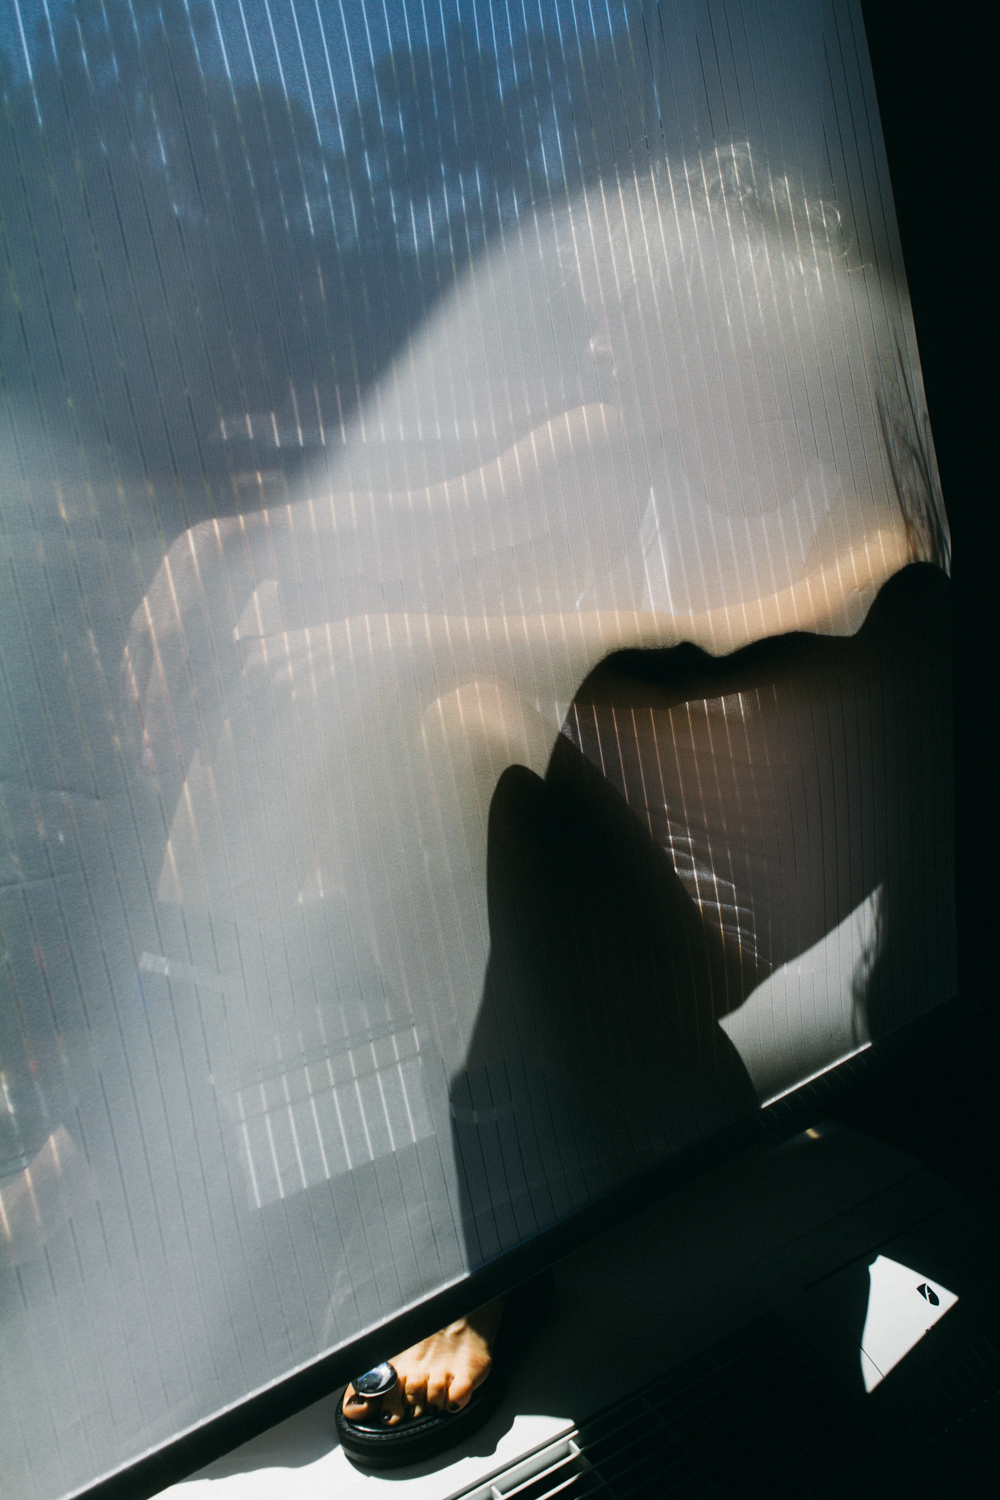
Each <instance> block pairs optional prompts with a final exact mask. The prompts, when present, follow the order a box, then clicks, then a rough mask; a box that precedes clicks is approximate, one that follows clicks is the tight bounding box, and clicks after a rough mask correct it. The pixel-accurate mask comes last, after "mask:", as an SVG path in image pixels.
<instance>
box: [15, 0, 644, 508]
mask: <svg viewBox="0 0 1000 1500" xmlns="http://www.w3.org/2000/svg"><path fill="white" fill-rule="evenodd" d="M563 46H564V43H563V39H561V38H560V37H559V36H549V35H548V33H546V34H544V35H543V34H542V33H541V32H535V33H532V34H530V35H528V36H527V37H522V38H521V39H520V40H518V41H515V42H514V43H513V44H511V46H510V48H509V50H508V53H507V54H506V55H505V56H504V57H503V58H502V59H501V60H500V61H499V62H498V58H497V56H496V55H495V53H494V52H492V51H491V50H490V48H489V46H488V45H486V44H485V43H484V41H483V39H482V38H479V39H478V40H477V38H476V36H475V35H474V34H473V32H471V31H470V30H469V29H467V28H465V27H462V26H460V25H456V26H454V27H453V29H452V30H451V32H450V33H449V34H448V35H447V37H446V38H445V40H444V41H443V42H441V41H439V42H438V43H437V44H435V45H430V46H428V45H426V44H425V45H424V46H423V48H422V49H419V48H415V49H414V50H412V51H411V50H410V49H409V48H405V49H397V50H395V51H393V52H390V53H388V54H387V55H385V56H383V57H382V59H381V60H380V61H378V63H377V64H376V66H375V67H374V69H373V70H372V69H369V75H368V78H367V80H366V81H365V82H364V83H363V85H362V87H361V89H360V91H359V96H358V97H357V98H356V99H355V98H352V99H351V100H350V105H349V107H347V106H345V105H344V102H343V100H341V101H339V104H338V105H337V108H336V110H335V107H334V104H333V103H332V102H328V104H327V106H326V108H325V112H324V108H323V106H322V104H321V101H320V100H319V99H318V98H317V100H316V105H315V113H314V112H313V110H311V109H310V107H309V103H308V101H307V100H306V99H305V97H304V95H303V96H302V97H300V96H298V95H295V94H291V95H290V94H289V93H287V92H286V91H285V90H284V89H282V88H281V87H280V86H279V85H277V84H272V83H269V82H266V81H263V80H262V81H260V82H259V83H257V82H241V81H231V80H230V78H229V77H227V75H226V71H225V69H224V67H223V66H222V60H221V54H218V55H216V53H217V52H218V43H217V36H216V31H215V26H214V22H213V20H212V15H211V12H210V10H209V8H208V6H207V5H205V4H201V3H196V4H194V5H192V6H190V7H186V6H185V5H183V4H182V0H165V3H163V4H162V5H161V4H160V3H158V0H137V3H136V4H132V5H130V4H129V3H128V0H109V4H108V5H107V6H106V7H100V8H98V7H74V8H73V10H72V11H70V12H68V13H66V14H65V15H64V16H63V19H62V21H61V22H60V23H59V25H58V26H57V28H56V33H55V46H54V49H53V46H52V45H51V44H49V43H48V42H47V41H46V45H44V46H40V47H39V48H38V49H37V60H36V67H35V75H34V84H33V89H32V85H30V84H29V83H28V82H27V81H24V82H23V83H21V84H18V85H10V86H9V87H8V88H7V90H6V95H7V122H8V123H7V127H6V129H7V143H6V144H5V146H4V148H3V150H2V151H0V195H2V202H3V205H4V237H5V249H6V255H7V257H8V260H9V272H8V275H7V276H6V277H5V278H4V279H5V282H6V285H5V288H4V292H3V298H4V308H3V312H4V318H3V332H2V335H0V338H2V342H0V359H2V365H3V371H4V377H5V380H6V383H7V387H8V390H11V389H13V390H15V391H16V390H18V389H19V388H20V389H21V390H22V391H23V392H24V393H28V392H30V391H31V390H32V389H33V388H34V389H37V390H38V391H39V393H40V394H41V397H42V401H43V404H44V406H45V408H46V409H47V410H48V411H49V413H50V414H54V413H56V412H59V411H61V412H63V413H66V412H71V413H72V418H73V421H74V423H75V425H76V428H77V431H78V433H79V434H80V435H82V436H83V438H84V439H85V440H88V441H90V442H94V443H98V444H100V445H102V446H103V445H105V444H110V448H111V450H112V451H114V453H115V454H116V461H117V463H118V464H119V466H121V467H122V468H124V470H125V471H126V472H131V473H137V472H141V471H143V470H145V471H146V472H147V473H150V474H152V475H153V476H156V475H163V474H171V473H176V474H178V475H179V476H180V479H181V481H182V485H185V482H187V484H186V485H185V488H187V487H188V486H190V488H191V489H192V490H194V489H195V486H193V485H190V481H192V480H194V479H195V478H196V477H197V476H198V475H199V474H201V473H202V472H203V470H204V471H207V473H208V475H209V478H210V479H213V478H214V479H215V481H216V483H215V484H214V485H213V497H212V500H211V502H210V503H211V505H212V506H214V507H215V508H219V506H220V504H221V505H222V506H225V504H226V503H227V502H226V500H225V488H226V486H225V478H226V470H227V467H228V465H229V464H230V463H231V462H232V461H233V445H232V442H230V444H229V447H228V448H226V447H223V446H221V445H217V444H216V443H215V441H214V440H215V439H216V438H217V437H218V436H219V435H220V434H221V433H222V431H223V430H224V424H228V426H227V427H226V428H225V432H226V436H227V437H228V438H229V439H233V437H234V432H233V427H234V419H235V418H239V419H240V421H239V422H236V423H235V425H236V426H237V427H240V425H241V424H242V425H243V426H246V425H247V424H246V421H245V414H246V413H250V414H251V421H250V424H249V426H248V427H247V430H246V433H245V434H244V433H243V432H240V433H239V440H240V441H241V442H243V443H244V444H249V445H250V447H249V449H244V462H245V461H246V459H247V458H249V457H250V455H251V451H252V450H253V449H254V448H255V447H259V446H261V445H265V446H266V445H271V446H272V447H273V445H274V443H275V442H276V441H281V442H282V443H286V444H287V443H289V442H290V443H291V444H292V445H293V446H302V445H305V446H308V445H310V444H315V443H318V442H320V441H322V434H327V435H329V434H330V433H331V432H333V433H339V429H340V426H341V423H342V422H343V421H344V420H345V418H346V417H347V416H348V415H349V414H350V412H351V410H352V409H354V408H355V407H356V406H357V403H358V401H359V400H360V398H361V396H362V394H363V393H364V391H365V390H366V389H367V388H368V387H370V385H371V384H372V382H373V381H374V380H375V379H376V377H377V376H378V374H379V372H380V371H381V370H383V369H384V368H385V366H386V364H387V362H388V361H389V360H390V359H391V358H392V356H393V354H394V352H395V351H397V350H398V349H399V348H400V347H401V346H402V345H403V344H404V343H405V341H406V340H407V339H408V338H409V337H410V335H411V334H412V332H413V330H414V329H415V328H416V327H417V326H418V325H419V323H420V322H421V321H422V320H423V319H424V318H425V317H426V316H427V314H428V312H429V310H430V309H431V307H432V306H433V305H434V303H435V302H436V300H437V299H438V298H439V297H440V296H441V295H442V294H443V293H444V292H445V291H446V290H447V289H448V287H449V286H451V285H453V284H454V282H455V279H456V277H457V276H459V275H460V274H461V273H462V271H463V269H464V268H465V267H466V266H467V265H468V264H469V262H470V260H471V258H472V257H473V256H474V255H475V254H476V252H477V250H478V249H479V248H480V247H481V246H482V245H483V244H484V243H485V242H486V241H487V240H489V239H490V238H491V237H493V236H495V235H497V234H498V233H500V232H501V231H502V229H503V226H504V225H505V224H506V223H510V222H512V221H513V220H514V219H515V218H517V217H519V216H522V215H523V214H524V213H525V212H526V211H528V210H532V209H537V208H539V207H541V208H544V206H545V205H546V204H547V203H548V202H549V201H550V200H551V198H552V196H553V195H557V196H558V197H560V198H564V197H565V194H566V192H567V191H573V190H575V189H576V188H578V187H579V186H581V185H583V183H584V182H586V181H587V180H593V178H594V177H595V176H596V175H597V174H598V173H600V172H601V170H602V168H605V167H606V166H607V165H608V164H609V163H610V162H611V160H612V158H613V156H614V143H613V141H612V139H611V134H610V131H609V128H608V127H607V125H606V124H605V128H604V135H603V136H601V135H600V134H599V133H598V132H597V131H596V130H595V128H594V125H593V123H592V120H591V115H590V113H589V111H588V109H587V108H586V107H585V104H582V103H581V101H584V98H585V94H586V87H585V85H589V86H592V83H593V80H594V79H595V78H596V77H597V76H598V74H604V75H605V85H606V86H608V85H610V86H612V87H614V88H616V89H617V88H619V87H621V80H620V79H618V80H616V79H615V77H614V71H615V70H616V69H617V68H618V67H619V65H620V57H619V54H618V53H616V51H615V47H614V45H613V41H612V39H611V38H610V37H608V38H605V39H604V40H603V41H599V40H595V39H594V38H593V37H592V38H591V39H590V40H589V41H583V42H581V41H580V40H579V39H578V38H576V37H574V38H573V45H572V47H570V46H569V45H568V44H567V45H566V46H565V50H563ZM213 47H214V48H215V49H216V53H213ZM634 92H635V85H634V82H633V85H632V93H633V95H634ZM327 100H328V101H330V100H331V95H330V91H329V89H328V90H327ZM39 122H41V125H40V124H39ZM260 413H274V414H275V416H274V420H273V422H271V423H270V424H269V427H268V429H267V430H265V431H263V433H262V432H261V431H260V430H259V429H260V428H261V426H262V423H260V422H258V423H257V424H256V426H257V429H258V430H254V423H253V415H254V414H260ZM272 461H273V454H272ZM252 466H256V465H252ZM286 468H287V459H286ZM202 494H203V492H202ZM208 504H209V502H208V501H207V500H206V499H204V498H202V499H201V500H195V501H193V502H192V501H191V497H190V495H188V500H187V507H188V508H187V519H188V520H189V521H191V520H195V519H197V518H198V514H197V513H198V510H199V509H200V510H201V511H202V513H204V510H205V508H206V507H207V506H208ZM192 506H193V510H192Z"/></svg>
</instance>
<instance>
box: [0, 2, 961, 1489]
mask: <svg viewBox="0 0 1000 1500" xmlns="http://www.w3.org/2000/svg"><path fill="white" fill-rule="evenodd" d="M0 83H2V89H3V102H4V107H3V114H2V119H0V229H2V250H0V278H2V284H0V317H2V323H0V381H2V389H0V445H2V453H3V463H2V465H0V522H2V543H3V553H2V556H0V570H2V571H0V632H2V633H0V702H2V708H0V722H2V725H3V732H2V744H0V754H2V773H0V860H2V881H0V948H2V954H3V970H2V974H3V977H2V981H0V983H2V985H3V995H2V1010H0V1083H2V1093H0V1286H2V1296H3V1335H2V1337H3V1360H2V1371H0V1379H2V1382H3V1408H4V1411H5V1423H4V1428H5V1430H4V1436H3V1445H2V1446H3V1467H4V1480H5V1486H6V1492H7V1493H9V1494H10V1496H11V1497H12V1500H27V1497H33V1500H34V1497H37V1500H50V1497H56V1496H59V1495H63V1494H65V1493H67V1492H68V1491H71V1490H73V1489H75V1488H78V1487H81V1486H83V1485H86V1484H87V1483H89V1482H91V1481H92V1480H94V1479H95V1478H97V1477H98V1476H100V1475H102V1474H105V1473H107V1472H109V1471H111V1470H113V1469H114V1468H116V1467H117V1466H119V1465H121V1464H123V1463H126V1462H128V1461H129V1460H131V1459H133V1458H135V1457H136V1456H137V1455H139V1454H140V1453H142V1452H144V1451H146V1450H148V1449H149V1448H151V1447H154V1446H156V1445H158V1444H161V1443H163V1442H166V1441H168V1440H169V1439H170V1438H171V1437H172V1436H173V1435H175V1434H176V1433H178V1432H180V1431H182V1430H184V1429H185V1428H187V1427H189V1426H191V1425H192V1424H193V1423H196V1422H199V1421H201V1420H204V1419H205V1418H207V1417H208V1416H210V1415H211V1414H212V1413H213V1412H215V1411H218V1410H219V1409H220V1408H222V1407H223V1406H225V1405H227V1404H228V1403H232V1402H234V1401H237V1400H239V1399H240V1398H241V1397H243V1396H245V1395H246V1394H248V1393H249V1392H252V1391H254V1390H257V1389H259V1388H260V1387H262V1386H263V1385H265V1384H267V1383H268V1382H271V1381H273V1380H275V1379H276V1378H278V1377H280V1376H281V1375H283V1374H284V1373H286V1372H287V1371H290V1370H292V1369H293V1368H295V1367H297V1366H299V1365H301V1364H303V1363H304V1362H306V1361H308V1360H310V1359H312V1358H315V1357H316V1356H318V1355H319V1354H321V1353H323V1352H325V1351H327V1350H329V1349H332V1348H334V1347H336V1346H338V1345H341V1344H343V1343H345V1342H347V1341H350V1340H351V1339H352V1338H354V1337H356V1336H357V1334H358V1333H359V1332H360V1331H361V1330H362V1329H364V1328H366V1327H369V1326H370V1325H372V1324H373V1323H376V1322H378V1321H379V1320H380V1319H383V1318H385V1317H387V1316H389V1315H391V1314H392V1313H394V1312H396V1311H398V1310H399V1309H401V1308H402V1307H403V1306H405V1305H407V1304H409V1303H412V1302H413V1301H416V1300H419V1299H420V1298H422V1297H424V1296H427V1295H429V1294H430V1293H431V1292H433V1291H434V1290H436V1289H438V1288H440V1287H441V1286H443V1285H445V1284H446V1283H448V1282H451V1281H454V1280H455V1279H457V1278H460V1277H461V1276H462V1275H463V1274H464V1272H465V1271H466V1270H467V1269H468V1268H469V1267H471V1266H473V1265H476V1264H479V1263H482V1262H483V1261H485V1260H488V1259H489V1258H491V1257H493V1256H496V1255H498V1254H501V1253H503V1251H505V1250H507V1249H510V1248H511V1247H512V1246H514V1245H516V1244H518V1243H519V1242H520V1241H522V1240H523V1239H525V1238H526V1237H527V1236H529V1235H531V1234H534V1233H537V1232H538V1231H539V1230H540V1229H544V1228H545V1227H546V1226H548V1225H551V1224H553V1223H555V1222H557V1221H558V1220H559V1219H561V1218H563V1217H565V1216H566V1215H568V1214H569V1213H571V1212H572V1211H573V1210H575V1209H577V1208H580V1207H582V1206H584V1205H585V1204H587V1203H589V1202H592V1201H594V1200H595V1199H596V1198H599V1197H600V1196H601V1195H602V1194H604V1193H606V1192H608V1191H609V1190H610V1189H612V1188H614V1187H616V1186H617V1185H620V1184H621V1183H622V1182H624V1181H627V1180H628V1179H629V1178H630V1177H633V1176H634V1175H635V1174H636V1173H637V1172H639V1171H640V1170H641V1169H642V1168H643V1167H645V1166H648V1165H650V1164H652V1163H655V1162H657V1161H661V1160H663V1159H664V1158H665V1157H667V1156H669V1155H670V1154H672V1153H676V1152H679V1151H682V1150H684V1148H685V1147H688V1146H690V1145H691V1144H693V1143H694V1142H697V1141H699V1140H703V1139H705V1138H706V1137H708V1136H710V1135H712V1134H713V1133H714V1132H716V1131H718V1130H719V1129H720V1128H722V1127H723V1126H724V1125H726V1124H729V1123H731V1122H732V1121H733V1120H734V1119H737V1118H739V1117H740V1116H741V1115H744V1114H747V1113H749V1112H752V1111H753V1110H755V1109H756V1108H758V1107H759V1105H760V1104H761V1103H763V1102H767V1101H768V1100H770V1099H773V1098H775V1097H778V1096H779V1095H781V1094H782V1093H784V1092H786V1091H788V1090H789V1089H792V1088H794V1087H795V1086H796V1085H797V1084H799V1083H801V1082H802V1081H803V1080H805V1079H807V1078H810V1077H813V1076H815V1075H816V1074H817V1073H819V1072H822V1071H823V1070H824V1069H826V1068H829V1067H831V1066H832V1065H834V1064H835V1063H836V1062H837V1061H839V1060H840V1059H842V1058H844V1057H847V1056H850V1055H852V1054H853V1053H855V1052H858V1051H860V1050H862V1049H863V1048H865V1047H867V1046H868V1045H870V1043H871V1041H872V1040H873V1039H874V1038H877V1037H878V1036H880V1035H883V1034H885V1033H886V1032H888V1031H890V1030H892V1029H893V1028H895V1027H896V1026H898V1025H899V1024H901V1023H902V1022H903V1021H905V1020H907V1019H909V1018H911V1017H913V1016H915V1015H916V1014H919V1013H920V1012H922V1011H924V1010H926V1009H928V1008H929V1007H931V1006H933V1005H934V1004H936V1003H938V1002H939V1001H941V1000H944V999H946V998H948V997H949V996H950V994H951V993H952V990H953V987H954V973H953V970H954V957H953V910H952V895H951V879H950V860H951V845H950V811H949V783H948V764H949V762H948V743H947V682H946V672H947V633H946V632H947V590H948V585H947V576H946V575H947V567H948V538H947V530H946V526H945V522H944V518H943V510H942V507H941V502H940V496H939V490H938V483H937V474H936V467H935V462H934V457H933V449H932V446H931V442H930V436H929V431H928V427H927V421H926V414H925V408H924V402H923V393H922V385H921V380H920V373H919V367H918V363H917V358H916V345H915V340H914V336H913V330H912V325H911V320H910V312H909V306H908V302H907V297H906V291H905V282H904V277H903V268H902V260H901V256H900V253H899V248H898V243H897V238H896V230H895V223H894V219H893V212H892V206H891V199H890V195H889V189H888V179H887V174H886V168H885V162H884V157H883V152H882V145H881V139H880V136H879V133H878V127H877V110H876V106H875V99H874V92H873V89H872V84H871V79H870V75H869V71H868V66H867V61H866V51H865V44H864V37H863V31H862V28H861V23H860V13H859V10H858V7H857V5H856V4H855V3H853V0H831V3H824V4H821V3H819V0H817V3H812V0H799V3H795V0H788V3H785V0H742V3H741V0H730V3H725V4H723V3H721V0H720V3H716V0H706V3H692V4H682V5H677V6H674V5H668V4H666V3H663V4H654V3H650V0H616V3H614V4H611V5H607V6H600V7H596V6H588V5H584V4H580V3H571V0H534V3H533V4H532V5H530V6H526V7H523V8H522V7H511V6H510V5H507V4H503V3H499V0H447V3H445V4H442V5H440V6H435V7H428V6H425V5H423V4H418V3H416V0H389V3H386V4H382V3H380V4H378V5H375V4H371V5H369V4H366V0H343V3H341V0H106V3H104V4H101V5H95V4H89V3H85V0H2V3H0ZM387 1352H388V1351H387Z"/></svg>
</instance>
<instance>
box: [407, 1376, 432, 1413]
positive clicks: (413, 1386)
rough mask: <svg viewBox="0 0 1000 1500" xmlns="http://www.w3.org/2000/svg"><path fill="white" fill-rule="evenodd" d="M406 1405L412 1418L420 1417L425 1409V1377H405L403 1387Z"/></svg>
mask: <svg viewBox="0 0 1000 1500" xmlns="http://www.w3.org/2000/svg"><path fill="white" fill-rule="evenodd" d="M404 1393H405V1398H406V1405H407V1406H408V1407H409V1409H410V1415H411V1416H412V1417H422V1416H423V1414H424V1411H425V1410H426V1407H427V1377H426V1375H423V1376H420V1375H417V1376H407V1380H406V1385H405V1387H404Z"/></svg>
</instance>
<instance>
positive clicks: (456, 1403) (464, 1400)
mask: <svg viewBox="0 0 1000 1500" xmlns="http://www.w3.org/2000/svg"><path fill="white" fill-rule="evenodd" d="M474 1389H475V1387H474V1386H473V1383H472V1381H471V1380H470V1379H469V1377H468V1376H467V1375H462V1376H456V1378H455V1379H454V1380H453V1381H452V1382H451V1384H450V1386H449V1387H448V1410H449V1411H461V1410H462V1407H463V1406H468V1404H469V1399H470V1397H471V1396H472V1392H473V1390H474Z"/></svg>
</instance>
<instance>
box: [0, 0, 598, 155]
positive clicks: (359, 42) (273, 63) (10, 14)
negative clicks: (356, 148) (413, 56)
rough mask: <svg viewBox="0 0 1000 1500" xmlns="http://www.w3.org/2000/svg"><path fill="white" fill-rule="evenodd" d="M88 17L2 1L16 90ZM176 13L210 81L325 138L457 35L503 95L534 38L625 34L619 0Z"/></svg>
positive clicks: (355, 0)
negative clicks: (310, 114) (306, 122)
mask: <svg viewBox="0 0 1000 1500" xmlns="http://www.w3.org/2000/svg"><path fill="white" fill-rule="evenodd" d="M130 9H131V11H132V15H133V19H134V23H135V25H136V27H137V29H138V31H139V33H140V34H142V32H143V31H144V30H147V29H148V28H150V27H152V26H158V25H159V24H161V18H165V19H166V24H167V25H168V26H170V25H171V24H173V23H172V21H171V19H170V16H171V11H170V9H169V8H167V7H160V6H158V5H153V4H145V5H144V4H142V3H141V0H133V3H132V4H131V6H130ZM88 12H89V14H88V13H87V12H84V11H82V10H81V7H80V0H0V49H2V51H3V53H4V55H5V61H6V63H7V66H8V68H9V69H10V72H11V74H12V75H13V81H14V82H15V83H16V82H23V81H24V80H25V79H26V77H27V74H28V68H29V66H30V67H31V69H32V70H34V69H35V68H36V67H37V66H38V62H39V59H40V54H41V53H42V52H43V51H50V50H51V49H52V47H53V39H55V40H56V42H57V43H59V42H61V43H62V45H65V41H64V40H63V39H64V38H66V37H67V36H69V37H71V38H72V39H73V41H74V43H75V42H76V34H77V33H76V26H75V24H74V23H75V21H76V19H77V17H78V16H79V18H80V19H81V20H82V19H84V16H85V14H86V16H87V19H89V20H90V22H91V23H93V21H94V19H95V14H96V12H95V11H94V10H93V9H90V8H89V7H88ZM174 13H175V14H176V15H178V16H180V15H184V16H185V18H186V21H187V24H188V25H189V27H190V28H191V30H192V32H193V34H194V35H195V36H196V38H197V45H198V52H199V58H200V62H201V66H202V67H203V69H204V70H205V72H206V74H208V75H213V74H214V75H216V76H220V75H227V76H228V77H229V78H231V79H232V80H233V81H234V82H250V81H253V80H257V81H259V82H261V83H273V84H277V85H278V86H279V87H283V88H284V89H285V90H286V91H287V92H288V93H289V94H290V95H291V96H293V97H297V98H298V99H299V100H301V101H302V102H303V103H305V104H306V105H307V106H308V107H309V108H310V109H312V110H313V111H314V112H315V113H316V114H317V117H318V121H319V123H320V125H321V130H322V133H323V134H324V135H326V133H327V128H328V127H329V126H330V125H332V123H333V117H334V116H335V114H336V113H337V111H338V110H343V109H344V108H349V107H350V104H351V102H352V100H353V99H354V97H355V96H356V95H357V94H358V93H360V94H366V93H370V92H371V89H372V82H373V74H374V69H375V66H376V65H377V64H378V62H379V61H380V60H381V59H383V58H384V57H385V56H386V55H387V54H388V53H389V52H392V51H396V52H398V53H402V54H403V55H405V53H406V51H411V52H413V53H419V52H421V51H427V50H428V49H431V48H433V47H435V46H438V45H440V43H441V42H442V41H443V39H444V36H445V33H446V32H447V31H449V30H451V29H452V28H453V27H454V26H456V25H463V26H464V27H466V28H468V30H469V31H470V32H471V33H473V34H474V35H475V36H476V38H477V41H478V43H479V46H480V48H481V49H482V50H488V51H489V52H491V53H493V54H494V55H495V56H496V58H497V62H498V67H499V73H500V80H501V87H503V86H505V85H507V84H510V83H513V82H514V81H515V79H516V62H515V53H516V51H517V49H518V45H519V43H521V42H522V41H523V39H524V38H525V37H526V36H527V35H529V34H531V33H538V32H541V31H547V32H548V33H550V34H551V35H555V36H556V37H558V38H559V40H560V41H561V42H562V43H563V44H564V45H565V44H566V43H567V42H568V43H569V44H570V45H571V46H572V38H573V34H574V33H575V32H576V31H577V30H578V29H579V30H582V31H583V32H584V33H585V35H587V36H591V37H592V36H595V35H596V36H601V35H604V36H607V35H609V34H611V33H612V32H614V31H615V30H616V29H618V27H619V26H621V25H625V24H627V21H626V17H625V7H624V6H623V5H622V4H621V3H620V0H619V3H618V4H617V5H616V6H614V7H608V6H607V5H606V4H601V5H598V6H596V7H595V6H593V5H590V6H580V5H575V4H574V0H533V3H532V4H531V5H527V4H523V3H521V4H514V3H511V0H444V3H442V4H439V5H433V6H432V5H428V4H426V3H424V0H373V3H370V4H365V0H179V3H178V4H177V5H176V6H175V7H174ZM67 21H68V22H69V23H70V25H69V27H66V22H67ZM76 44H77V45H78V43H76ZM331 144H332V142H331Z"/></svg>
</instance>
